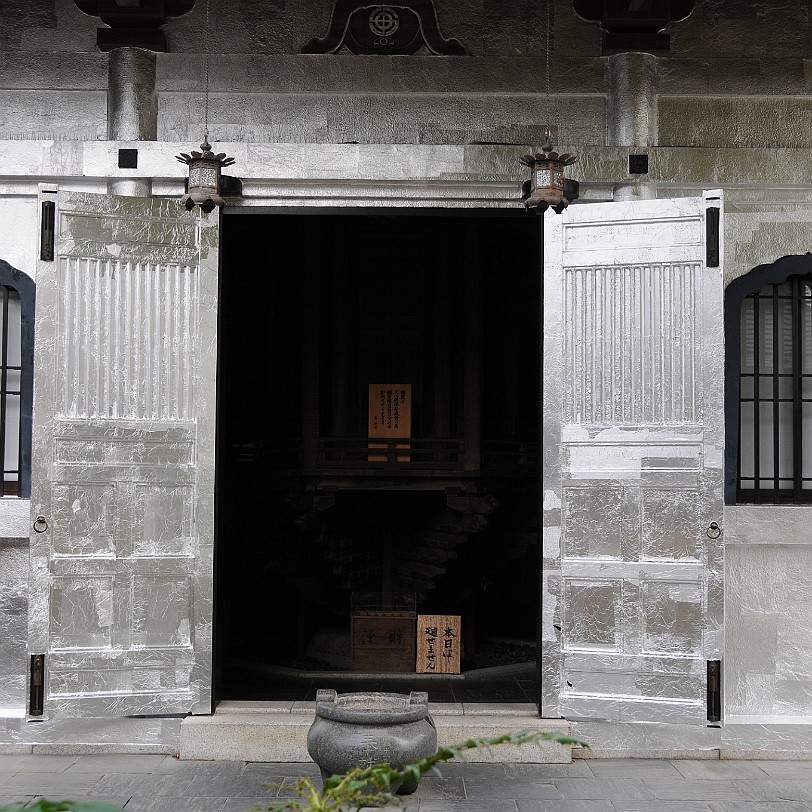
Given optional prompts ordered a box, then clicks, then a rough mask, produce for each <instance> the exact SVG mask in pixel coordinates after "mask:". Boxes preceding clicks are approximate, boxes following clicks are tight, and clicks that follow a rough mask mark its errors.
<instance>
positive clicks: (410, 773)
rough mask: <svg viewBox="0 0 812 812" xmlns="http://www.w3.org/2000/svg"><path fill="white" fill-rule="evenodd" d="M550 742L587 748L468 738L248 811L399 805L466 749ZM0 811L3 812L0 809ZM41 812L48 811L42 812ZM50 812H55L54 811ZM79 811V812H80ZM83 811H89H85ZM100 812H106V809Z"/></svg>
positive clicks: (538, 738)
mask: <svg viewBox="0 0 812 812" xmlns="http://www.w3.org/2000/svg"><path fill="white" fill-rule="evenodd" d="M543 741H553V742H557V743H558V744H563V745H572V744H574V745H578V746H580V747H585V748H589V745H588V744H587V743H586V742H583V741H581V740H580V739H575V738H573V737H572V736H564V735H562V734H560V733H549V732H547V731H538V730H519V731H516V732H514V733H504V734H502V735H501V736H490V737H485V738H479V739H468V740H467V741H464V742H462V743H460V744H455V745H451V746H444V747H440V748H439V749H438V750H437V752H436V753H433V754H432V755H430V756H428V757H427V758H423V759H420V760H419V761H415V762H413V763H412V764H407V765H406V766H404V767H401V768H396V767H392V766H390V765H389V764H375V765H374V766H372V767H356V768H355V769H352V770H350V771H349V772H348V773H346V775H332V776H330V777H329V778H327V779H325V781H324V783H323V786H322V788H321V789H318V788H317V787H316V786H315V784H314V783H313V780H312V779H311V778H310V777H309V776H304V777H303V778H300V779H299V780H298V781H297V782H296V795H297V798H295V799H287V800H285V801H280V802H279V803H272V804H260V805H259V806H255V807H254V808H253V810H252V812H344V810H352V809H354V810H358V809H363V808H364V807H366V806H369V807H381V806H387V805H389V804H397V805H398V806H400V805H401V803H402V802H401V800H400V798H398V797H397V796H395V795H394V794H393V793H392V792H391V789H390V788H391V786H392V785H393V784H394V785H395V786H396V787H397V786H400V784H401V783H403V782H404V781H419V780H420V779H421V778H422V777H423V776H424V775H425V774H426V773H428V772H432V773H435V774H437V775H441V773H440V772H439V770H438V769H437V765H438V764H440V763H441V762H444V761H449V760H450V759H452V758H459V759H464V758H465V751H466V750H476V749H478V748H480V747H493V746H496V745H499V744H515V745H517V746H521V745H523V744H538V743H539V742H543ZM0 812H3V810H0ZM42 812H51V810H43V811H42ZM54 812H58V811H57V810H54ZM79 812H82V811H81V810H80V811H79ZM87 812H92V811H91V810H87ZM99 812H101V810H99ZM104 812H107V811H106V810H105V811H104Z"/></svg>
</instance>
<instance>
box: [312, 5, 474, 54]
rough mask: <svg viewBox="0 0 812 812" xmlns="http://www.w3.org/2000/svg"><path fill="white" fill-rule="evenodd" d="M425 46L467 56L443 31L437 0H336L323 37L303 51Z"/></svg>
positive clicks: (391, 50)
mask: <svg viewBox="0 0 812 812" xmlns="http://www.w3.org/2000/svg"><path fill="white" fill-rule="evenodd" d="M424 45H425V46H426V48H428V50H429V51H431V53H433V54H441V55H443V56H464V55H465V54H467V53H468V52H467V51H466V50H465V48H463V46H462V45H461V44H460V42H459V41H458V40H456V39H445V38H444V37H443V35H442V34H441V33H440V25H439V23H438V21H437V10H436V9H435V8H434V0H402V2H399V3H397V4H392V5H389V4H381V3H377V4H370V3H369V2H364V0H335V3H334V5H333V13H332V15H331V16H330V25H329V28H328V30H327V34H326V35H325V36H324V37H314V38H313V39H311V40H310V42H308V43H306V44H305V45H304V46H303V47H302V51H301V52H302V53H303V54H333V53H336V51H339V50H341V48H343V47H346V48H347V49H348V50H349V51H351V52H352V53H354V54H390V55H391V54H413V53H415V52H417V51H418V50H420V48H422V47H423V46H424Z"/></svg>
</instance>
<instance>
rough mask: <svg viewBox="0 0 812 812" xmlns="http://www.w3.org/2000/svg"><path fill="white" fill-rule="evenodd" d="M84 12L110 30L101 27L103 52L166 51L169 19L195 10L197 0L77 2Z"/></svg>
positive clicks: (75, 0)
mask: <svg viewBox="0 0 812 812" xmlns="http://www.w3.org/2000/svg"><path fill="white" fill-rule="evenodd" d="M74 2H75V3H76V5H77V6H78V7H79V9H80V11H83V12H84V13H85V14H89V15H91V16H92V17H100V18H101V21H102V22H103V23H106V24H107V25H108V26H110V27H109V28H99V29H98V31H97V33H96V44H97V45H98V46H99V50H101V51H112V50H113V49H114V48H146V49H147V50H149V51H158V52H160V53H164V52H165V51H166V36H165V35H164V32H163V31H161V26H162V25H163V24H164V23H165V22H166V18H167V17H179V16H180V15H181V14H186V13H187V12H189V11H191V10H192V9H193V8H194V5H195V0H130V2H127V3H124V2H121V0H74Z"/></svg>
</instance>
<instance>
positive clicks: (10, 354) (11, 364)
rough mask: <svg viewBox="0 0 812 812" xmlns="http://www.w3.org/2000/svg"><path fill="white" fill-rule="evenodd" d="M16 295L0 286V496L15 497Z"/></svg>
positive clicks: (18, 335) (19, 466) (19, 333)
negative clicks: (0, 473) (0, 459)
mask: <svg viewBox="0 0 812 812" xmlns="http://www.w3.org/2000/svg"><path fill="white" fill-rule="evenodd" d="M22 369H23V367H22V314H21V307H20V294H19V293H18V292H17V291H16V290H15V289H14V288H12V287H9V286H8V285H0V449H2V452H3V479H2V486H0V487H1V488H2V490H1V491H0V494H2V496H19V494H20V480H21V476H20V474H21V471H22V460H21V453H20V452H21V449H22V443H21V442H20V439H21V437H20V431H21V426H22V421H21V420H20V417H21V411H22V410H21V395H22V390H21V384H22V381H21V378H22Z"/></svg>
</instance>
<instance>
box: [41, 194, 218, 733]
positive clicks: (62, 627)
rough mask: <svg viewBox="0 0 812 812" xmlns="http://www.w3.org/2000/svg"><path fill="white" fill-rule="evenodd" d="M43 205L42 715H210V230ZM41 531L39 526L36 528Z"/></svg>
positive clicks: (142, 213) (213, 244)
mask: <svg viewBox="0 0 812 812" xmlns="http://www.w3.org/2000/svg"><path fill="white" fill-rule="evenodd" d="M199 217H200V215H198V214H197V213H194V214H190V213H187V212H186V211H185V210H184V209H183V208H182V207H181V206H180V205H179V204H178V203H177V202H175V201H167V200H157V199H137V198H116V197H110V196H105V195H90V194H79V193H60V195H59V201H58V210H57V245H56V257H55V260H54V261H53V262H42V263H41V264H40V268H39V274H38V306H39V314H38V315H39V325H38V334H37V354H36V372H37V387H36V392H35V418H34V423H35V426H34V442H35V454H34V459H35V466H34V472H33V474H34V475H33V479H34V485H33V493H32V509H33V515H34V516H35V517H36V516H38V515H42V516H44V517H46V520H47V522H48V529H47V531H45V532H44V533H37V532H34V533H33V534H32V563H33V567H34V572H35V576H34V581H33V584H32V590H33V593H34V596H33V597H32V612H31V618H30V648H31V652H32V653H41V652H46V653H47V655H48V657H47V675H48V679H47V690H46V696H45V712H46V714H47V715H50V716H52V717H59V716H67V715H93V716H124V715H141V714H147V715H148V714H166V713H184V712H189V711H192V712H193V711H195V710H198V711H203V712H206V711H208V710H209V709H210V702H211V699H210V695H211V620H212V615H211V593H212V588H213V585H212V569H211V561H212V547H213V532H214V516H213V482H214V470H213V469H214V414H215V409H214V402H215V401H214V396H215V391H214V390H215V374H214V370H215V360H216V359H215V353H216V306H217V302H216V286H217V234H218V230H217V223H218V220H217V215H216V214H213V215H210V216H208V217H207V216H205V215H203V216H202V219H199ZM39 528H40V529H41V528H42V525H41V524H40V525H39Z"/></svg>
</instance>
